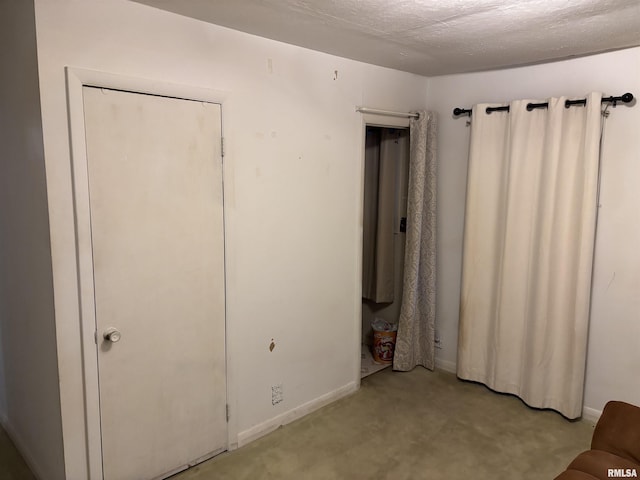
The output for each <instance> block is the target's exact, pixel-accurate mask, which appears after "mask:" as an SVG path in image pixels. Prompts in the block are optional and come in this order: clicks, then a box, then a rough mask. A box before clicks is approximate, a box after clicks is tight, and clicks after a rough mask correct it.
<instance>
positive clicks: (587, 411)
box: [582, 407, 602, 425]
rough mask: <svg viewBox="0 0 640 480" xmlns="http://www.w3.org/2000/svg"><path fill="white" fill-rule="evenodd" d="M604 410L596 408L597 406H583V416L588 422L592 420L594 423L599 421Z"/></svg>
mask: <svg viewBox="0 0 640 480" xmlns="http://www.w3.org/2000/svg"><path fill="white" fill-rule="evenodd" d="M601 415H602V410H596V409H595V408H590V407H582V418H583V420H586V421H587V422H592V423H593V424H594V425H595V424H596V423H598V420H599V419H600V416H601Z"/></svg>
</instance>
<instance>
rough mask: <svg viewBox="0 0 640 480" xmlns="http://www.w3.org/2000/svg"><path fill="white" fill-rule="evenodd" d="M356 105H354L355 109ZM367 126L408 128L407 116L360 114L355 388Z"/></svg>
mask: <svg viewBox="0 0 640 480" xmlns="http://www.w3.org/2000/svg"><path fill="white" fill-rule="evenodd" d="M357 109H358V107H357V106H356V111H358V110H357ZM398 111H402V108H398ZM367 127H382V128H406V129H407V130H408V129H409V118H408V117H407V118H405V117H396V116H390V115H385V114H383V113H376V114H373V113H364V112H362V115H361V130H360V139H361V141H360V185H359V193H358V202H359V205H358V218H359V219H360V222H359V225H360V240H359V242H358V250H357V251H358V258H357V266H356V273H357V277H356V292H357V298H356V299H355V300H356V302H355V303H356V305H355V309H356V318H357V321H358V327H357V339H356V342H357V343H356V345H355V348H354V352H356V361H355V365H356V369H355V371H354V377H355V383H356V388H357V389H359V388H360V383H361V380H362V378H361V376H360V375H361V371H360V369H361V364H362V255H363V250H364V249H363V241H364V228H363V225H364V169H365V165H366V160H365V156H366V148H365V145H366V143H367Z"/></svg>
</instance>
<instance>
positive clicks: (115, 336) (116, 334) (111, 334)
mask: <svg viewBox="0 0 640 480" xmlns="http://www.w3.org/2000/svg"><path fill="white" fill-rule="evenodd" d="M103 337H104V339H105V340H107V341H108V342H111V343H116V342H119V341H120V338H121V337H122V335H121V334H120V331H119V330H118V329H117V328H113V327H109V328H107V329H106V330H105V331H104V333H103Z"/></svg>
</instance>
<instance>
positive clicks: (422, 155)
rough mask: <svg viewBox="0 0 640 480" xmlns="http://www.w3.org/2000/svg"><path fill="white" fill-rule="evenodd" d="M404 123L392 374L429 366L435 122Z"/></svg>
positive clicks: (425, 116) (430, 118) (424, 115)
mask: <svg viewBox="0 0 640 480" xmlns="http://www.w3.org/2000/svg"><path fill="white" fill-rule="evenodd" d="M418 113H419V114H420V116H419V118H412V119H411V120H410V124H409V126H410V146H409V152H410V153H409V190H408V202H407V236H406V244H405V257H404V281H403V291H402V306H401V308H400V319H399V321H398V334H397V339H396V349H395V354H394V357H393V369H394V370H402V371H408V370H411V369H413V368H414V367H415V366H417V365H422V366H424V367H426V368H429V369H431V370H433V368H434V366H435V343H434V337H435V320H436V117H435V113H432V112H418Z"/></svg>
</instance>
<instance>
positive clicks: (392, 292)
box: [361, 125, 409, 378]
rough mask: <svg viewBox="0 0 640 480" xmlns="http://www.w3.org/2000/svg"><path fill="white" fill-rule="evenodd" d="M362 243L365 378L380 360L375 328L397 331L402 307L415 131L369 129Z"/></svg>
mask: <svg viewBox="0 0 640 480" xmlns="http://www.w3.org/2000/svg"><path fill="white" fill-rule="evenodd" d="M364 157H365V158H364V163H365V166H364V203H363V239H362V252H363V258H362V353H361V358H362V365H361V378H364V377H366V376H368V375H370V374H372V373H375V372H377V371H379V370H382V369H384V368H386V367H388V366H390V365H391V363H380V362H376V361H375V360H374V358H373V357H374V355H373V350H372V347H373V343H374V339H373V329H372V326H371V325H372V323H373V322H375V321H378V322H387V323H388V324H391V325H395V326H396V327H397V324H398V319H399V317H400V306H401V303H402V282H403V276H404V252H405V236H406V217H407V194H408V183H409V128H408V127H388V126H378V125H366V127H365V156H364Z"/></svg>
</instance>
